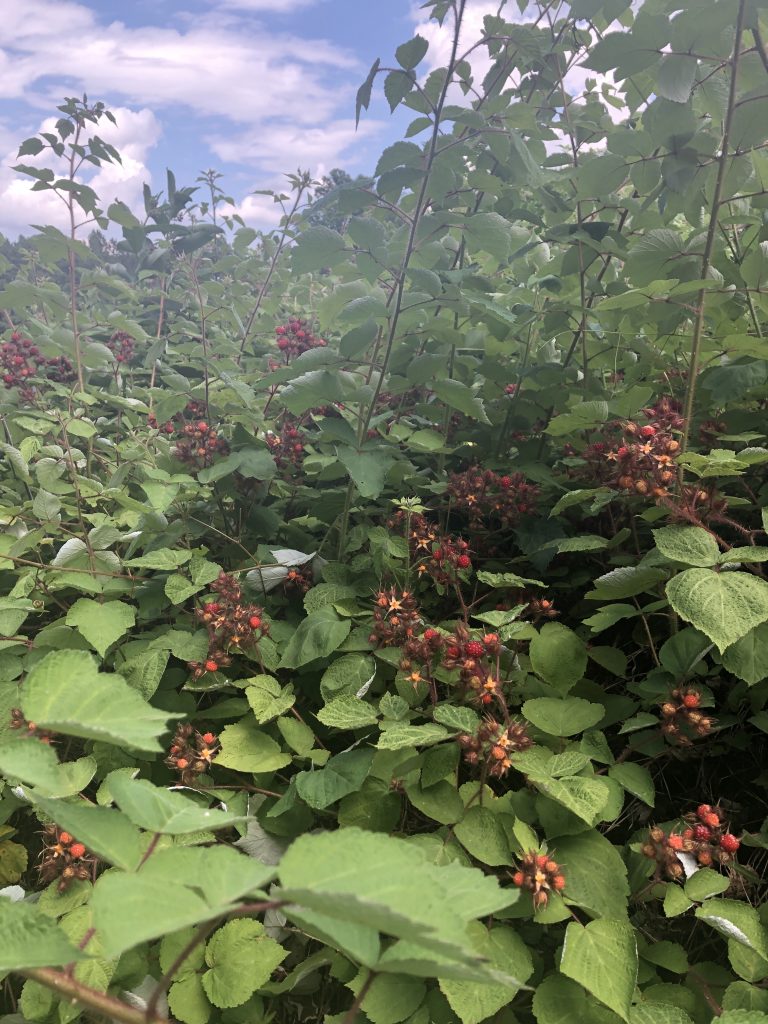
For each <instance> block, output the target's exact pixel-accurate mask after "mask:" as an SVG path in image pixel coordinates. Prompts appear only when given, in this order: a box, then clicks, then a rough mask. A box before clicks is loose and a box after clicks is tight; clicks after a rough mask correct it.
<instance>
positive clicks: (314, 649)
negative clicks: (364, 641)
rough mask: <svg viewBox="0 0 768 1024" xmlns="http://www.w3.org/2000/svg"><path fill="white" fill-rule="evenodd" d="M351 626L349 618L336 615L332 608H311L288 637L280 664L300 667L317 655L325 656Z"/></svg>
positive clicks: (347, 632)
mask: <svg viewBox="0 0 768 1024" xmlns="http://www.w3.org/2000/svg"><path fill="white" fill-rule="evenodd" d="M351 628H352V627H351V623H350V621H349V619H342V618H340V617H339V616H338V615H337V614H336V612H335V611H334V610H333V608H321V609H320V610H319V611H316V612H312V613H311V614H310V615H308V616H307V617H306V618H305V619H302V621H301V622H300V624H299V627H298V629H297V630H296V632H295V633H294V634H293V636H292V637H291V639H290V640H289V641H288V644H287V646H286V648H285V650H284V651H283V657H282V659H281V661H280V668H300V667H301V666H302V665H306V664H308V663H309V662H310V661H315V660H316V659H317V658H327V657H328V655H329V654H331V653H333V651H335V650H336V649H337V648H338V647H339V646H340V645H341V644H342V643H343V642H344V640H345V639H346V637H347V635H348V634H349V631H350V629H351Z"/></svg>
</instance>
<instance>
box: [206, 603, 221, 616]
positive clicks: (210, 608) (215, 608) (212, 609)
mask: <svg viewBox="0 0 768 1024" xmlns="http://www.w3.org/2000/svg"><path fill="white" fill-rule="evenodd" d="M218 610H219V605H218V604H217V603H216V602H215V601H209V602H208V604H204V605H203V611H204V612H210V613H211V615H215V614H216V612H217V611H218Z"/></svg>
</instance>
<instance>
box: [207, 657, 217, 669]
mask: <svg viewBox="0 0 768 1024" xmlns="http://www.w3.org/2000/svg"><path fill="white" fill-rule="evenodd" d="M218 667H219V663H218V662H217V661H214V660H213V658H209V659H208V661H206V663H205V671H206V672H215V671H216V670H217V669H218Z"/></svg>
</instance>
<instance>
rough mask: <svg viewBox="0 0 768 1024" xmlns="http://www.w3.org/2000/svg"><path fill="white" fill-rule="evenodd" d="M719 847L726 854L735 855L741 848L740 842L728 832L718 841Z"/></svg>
mask: <svg viewBox="0 0 768 1024" xmlns="http://www.w3.org/2000/svg"><path fill="white" fill-rule="evenodd" d="M720 846H721V847H722V849H723V850H725V852H726V853H736V851H737V850H738V848H739V847H740V846H741V842H740V841H739V840H738V839H737V838H736V836H734V835H732V834H731V833H730V832H726V833H725V835H724V836H723V837H722V838H721V839H720Z"/></svg>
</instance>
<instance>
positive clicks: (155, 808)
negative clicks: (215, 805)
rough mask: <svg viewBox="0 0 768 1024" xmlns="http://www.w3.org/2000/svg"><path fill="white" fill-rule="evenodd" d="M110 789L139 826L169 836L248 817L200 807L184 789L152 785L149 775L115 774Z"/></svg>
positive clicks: (227, 824) (226, 824)
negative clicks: (178, 789)
mask: <svg viewBox="0 0 768 1024" xmlns="http://www.w3.org/2000/svg"><path fill="white" fill-rule="evenodd" d="M109 790H110V793H111V794H112V797H113V799H114V801H115V803H116V804H117V806H118V807H119V808H120V810H121V811H122V812H123V814H124V815H125V816H126V817H127V818H128V819H129V820H130V821H132V822H133V823H134V825H138V826H139V827H140V828H144V829H147V831H149V832H160V833H163V834H165V835H169V836H181V835H187V834H189V833H191V832H201V831H204V830H205V829H216V828H228V827H229V826H231V825H234V824H235V823H236V822H240V821H247V815H242V814H229V813H227V812H225V811H218V810H214V809H210V808H207V807H200V806H199V805H198V804H196V803H195V802H194V801H193V800H190V799H189V797H187V796H184V794H183V793H174V792H171V791H170V790H167V789H161V788H160V787H159V786H153V785H152V783H151V782H148V781H147V780H146V779H132V778H129V777H128V776H127V775H118V774H114V775H112V776H111V778H110V781H109Z"/></svg>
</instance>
